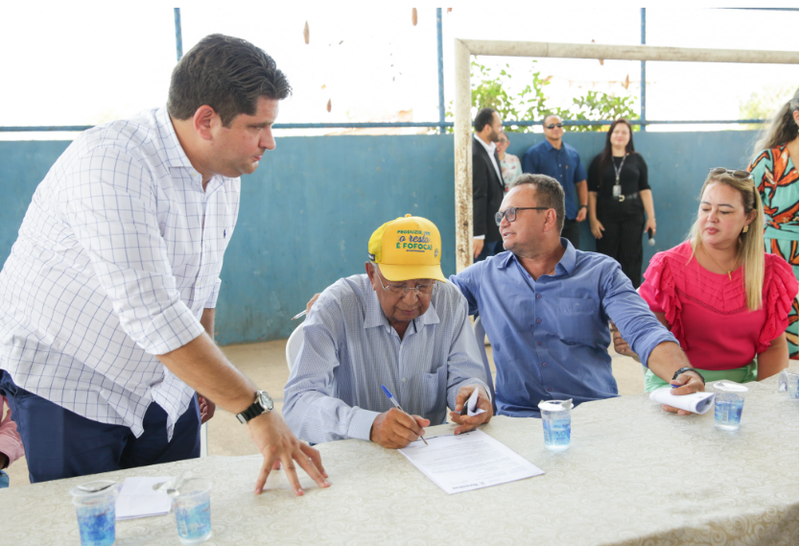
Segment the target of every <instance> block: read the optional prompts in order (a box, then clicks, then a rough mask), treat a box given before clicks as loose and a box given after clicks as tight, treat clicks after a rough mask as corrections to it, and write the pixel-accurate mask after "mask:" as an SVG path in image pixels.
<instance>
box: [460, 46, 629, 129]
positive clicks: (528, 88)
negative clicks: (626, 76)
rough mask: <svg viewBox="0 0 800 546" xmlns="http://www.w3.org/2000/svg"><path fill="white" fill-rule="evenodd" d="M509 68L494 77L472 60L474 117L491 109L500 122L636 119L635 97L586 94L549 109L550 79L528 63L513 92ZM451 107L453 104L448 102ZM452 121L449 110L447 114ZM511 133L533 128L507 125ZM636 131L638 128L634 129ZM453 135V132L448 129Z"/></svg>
mask: <svg viewBox="0 0 800 546" xmlns="http://www.w3.org/2000/svg"><path fill="white" fill-rule="evenodd" d="M511 79H512V74H511V68H510V67H509V65H508V64H506V65H505V67H504V68H501V69H500V71H499V73H498V74H496V75H495V73H494V71H493V69H492V68H489V67H486V66H484V65H482V64H480V63H478V62H477V61H472V64H471V69H470V82H471V84H472V110H473V114H476V113H477V111H478V110H480V109H482V108H494V109H495V110H497V112H498V114H500V118H501V119H503V120H508V121H511V120H518V121H536V122H540V121H541V120H543V119H544V117H545V116H547V115H550V114H555V115H557V116H559V117H561V119H564V120H592V121H603V120H606V121H613V120H615V119H617V118H620V117H623V118H626V119H629V120H630V119H639V115H638V114H636V112H635V111H634V110H633V107H634V105H635V104H634V103H635V100H636V99H635V97H614V96H612V95H608V94H606V93H602V92H598V91H587V92H586V94H585V95H583V96H580V97H577V98H573V99H572V102H573V104H572V106H570V107H569V108H560V107H554V106H548V104H547V97H546V96H545V92H544V88H545V87H546V86H548V85H550V77H549V76H548V77H546V78H542V76H541V73H540V72H539V71H537V70H536V60H533V61H531V65H530V67H529V68H528V73H527V74H526V80H527V82H528V83H527V85H525V87H523V88H522V89H521V90H520V91H519V92H517V93H514V92H513V91H512V90H513V89H514V87H513V86H512V85H511ZM451 108H452V103H451ZM447 115H448V117H450V118H452V117H453V113H452V111H448V112H447ZM506 130H507V131H511V132H533V127H532V126H515V125H511V126H506ZM567 130H569V131H575V132H582V131H607V130H608V126H602V125H594V126H591V125H572V126H567ZM634 130H638V127H634ZM450 132H452V129H450Z"/></svg>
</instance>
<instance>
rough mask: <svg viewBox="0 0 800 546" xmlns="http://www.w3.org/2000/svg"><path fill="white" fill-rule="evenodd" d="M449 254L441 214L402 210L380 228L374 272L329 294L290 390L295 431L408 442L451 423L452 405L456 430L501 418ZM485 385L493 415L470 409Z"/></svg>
mask: <svg viewBox="0 0 800 546" xmlns="http://www.w3.org/2000/svg"><path fill="white" fill-rule="evenodd" d="M441 256H442V248H441V237H440V235H439V230H438V229H437V228H436V226H435V225H433V223H432V222H430V221H428V220H426V219H425V218H419V217H412V216H411V215H407V216H406V217H405V218H397V219H396V220H393V221H391V222H387V223H385V224H383V225H382V226H381V227H380V228H378V229H377V230H376V231H375V233H373V234H372V237H371V238H370V240H369V261H368V262H366V264H365V267H366V275H363V274H362V275H353V276H351V277H347V278H344V279H340V280H338V281H337V282H336V283H334V284H333V285H331V286H330V287H328V288H327V289H326V290H325V291H324V292H323V293H322V294H321V295H320V297H319V299H318V300H317V302H316V303H315V304H314V307H313V308H312V309H311V312H310V313H309V315H308V318H307V320H306V323H305V325H304V327H303V329H304V337H305V341H304V343H303V347H302V348H301V349H300V353H299V355H298V357H297V361H296V363H295V366H294V367H293V369H292V373H291V376H290V377H289V382H288V383H287V384H286V388H285V390H284V398H285V400H286V402H285V406H284V408H283V414H284V417H285V419H286V422H287V423H288V424H289V427H290V428H291V429H292V431H294V433H295V434H297V435H298V436H299V437H301V438H303V439H305V440H308V441H309V442H314V443H319V442H327V441H331V440H342V439H346V438H360V439H362V440H371V441H373V442H376V443H379V444H381V445H382V446H384V447H388V448H400V447H405V446H406V445H408V444H409V443H410V442H413V441H415V440H417V439H418V438H419V437H420V436H422V435H423V434H424V433H425V431H424V427H426V426H429V425H430V424H431V423H433V424H437V425H438V424H441V423H443V422H444V421H445V417H446V411H447V407H448V406H449V407H450V408H452V409H453V410H455V411H454V412H453V413H451V414H450V415H451V418H452V419H453V420H454V421H455V422H456V423H457V424H458V425H459V426H458V427H457V428H456V430H455V433H456V434H460V433H461V432H466V431H468V430H472V429H474V428H475V427H477V426H478V425H480V424H482V423H485V422H488V421H489V419H491V417H492V404H491V399H490V397H489V395H488V388H487V385H486V376H485V372H484V368H483V364H482V363H481V357H480V353H479V352H478V345H477V342H476V341H475V336H474V335H473V333H472V331H471V328H470V323H469V317H468V314H467V301H466V300H465V299H464V297H463V296H462V295H461V293H460V292H459V290H458V289H457V288H456V287H455V286H453V285H452V284H450V283H448V282H446V280H445V278H444V275H443V274H442V269H441V266H440V263H441ZM382 385H383V386H385V387H386V388H387V389H388V390H389V391H390V392H391V393H392V394H394V396H395V397H396V398H397V400H398V401H399V403H400V406H401V407H402V408H403V409H404V410H405V412H404V411H402V410H400V409H398V408H396V407H394V406H393V403H392V401H390V399H389V398H387V396H386V394H384V392H383V389H381V386H382ZM476 389H477V396H478V401H477V407H478V409H483V410H484V413H480V414H478V415H474V416H471V417H470V416H466V415H460V414H459V412H460V411H461V409H462V408H463V406H464V404H465V403H466V401H467V399H468V398H469V397H470V396H471V395H472V394H473V393H474V392H475V391H476ZM406 412H408V413H406Z"/></svg>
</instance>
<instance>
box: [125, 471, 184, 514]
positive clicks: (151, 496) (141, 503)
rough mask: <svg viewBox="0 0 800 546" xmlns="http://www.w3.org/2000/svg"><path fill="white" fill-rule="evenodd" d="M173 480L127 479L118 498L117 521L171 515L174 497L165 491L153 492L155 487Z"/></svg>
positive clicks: (168, 478) (168, 477) (164, 478)
mask: <svg viewBox="0 0 800 546" xmlns="http://www.w3.org/2000/svg"><path fill="white" fill-rule="evenodd" d="M170 479H172V478H171V477H170V476H167V477H162V478H125V483H123V484H122V489H121V490H120V492H119V496H118V497H117V504H116V511H117V519H118V520H121V519H134V518H147V517H150V516H163V515H166V514H169V511H170V508H172V497H170V496H169V495H167V494H166V493H165V492H163V491H153V485H155V484H157V483H162V482H165V481H167V480H170Z"/></svg>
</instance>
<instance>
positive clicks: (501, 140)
mask: <svg viewBox="0 0 800 546" xmlns="http://www.w3.org/2000/svg"><path fill="white" fill-rule="evenodd" d="M497 142H501V143H503V144H508V141H507V140H504V139H502V138H501V139H500V140H498V141H497Z"/></svg>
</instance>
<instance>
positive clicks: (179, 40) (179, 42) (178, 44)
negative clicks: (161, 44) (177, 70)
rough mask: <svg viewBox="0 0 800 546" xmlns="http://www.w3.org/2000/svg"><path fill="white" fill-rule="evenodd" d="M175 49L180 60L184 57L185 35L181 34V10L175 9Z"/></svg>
mask: <svg viewBox="0 0 800 546" xmlns="http://www.w3.org/2000/svg"><path fill="white" fill-rule="evenodd" d="M175 49H176V50H177V53H178V60H179V61H180V60H181V57H183V34H182V33H181V8H175Z"/></svg>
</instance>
